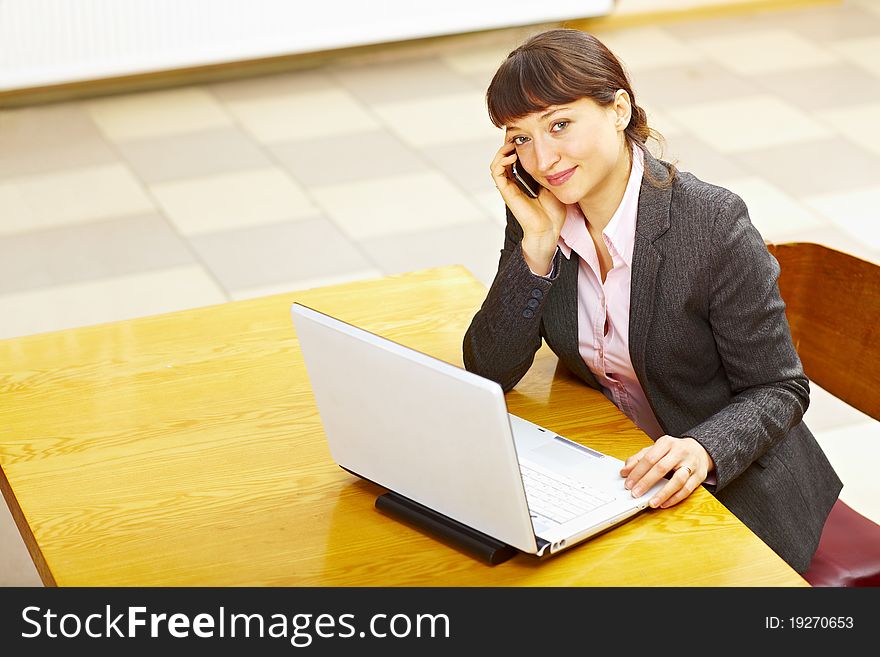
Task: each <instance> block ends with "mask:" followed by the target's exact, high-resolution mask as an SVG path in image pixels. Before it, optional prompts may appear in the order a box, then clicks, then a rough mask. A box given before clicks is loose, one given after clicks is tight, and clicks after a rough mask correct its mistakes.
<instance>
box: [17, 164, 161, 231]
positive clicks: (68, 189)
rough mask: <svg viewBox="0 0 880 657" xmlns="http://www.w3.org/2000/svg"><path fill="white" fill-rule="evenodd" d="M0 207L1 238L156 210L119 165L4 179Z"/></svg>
mask: <svg viewBox="0 0 880 657" xmlns="http://www.w3.org/2000/svg"><path fill="white" fill-rule="evenodd" d="M0 207H3V208H4V211H3V212H2V214H0V235H3V234H11V233H19V232H24V231H28V230H40V229H42V228H49V227H52V226H63V225H65V224H73V223H82V222H87V221H95V220H98V219H105V218H108V217H122V216H126V215H135V214H144V213H146V212H151V211H153V210H154V209H155V208H154V207H153V203H152V201H151V200H150V199H149V197H148V196H147V195H146V193H145V192H144V189H143V187H142V185H141V183H140V181H138V180H137V179H136V178H135V177H134V176H133V175H132V174H131V172H130V171H129V169H128V168H127V167H125V166H123V165H121V164H107V165H101V166H92V167H78V168H75V169H67V170H64V171H57V172H54V173H46V174H39V175H32V176H22V177H19V178H7V179H5V180H3V181H0ZM7 208H8V209H7Z"/></svg>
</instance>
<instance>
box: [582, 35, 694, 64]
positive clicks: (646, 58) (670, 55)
mask: <svg viewBox="0 0 880 657" xmlns="http://www.w3.org/2000/svg"><path fill="white" fill-rule="evenodd" d="M596 36H597V37H598V38H599V39H600V40H601V41H602V43H604V44H605V45H606V46H607V47H608V49H609V50H611V52H612V53H614V55H615V56H616V57H617V58H618V59H619V60H620V61H621V63H622V64H623V66H624V68H625V69H626V71H627V72H629V73H633V74H635V72H636V71H645V70H649V69H654V68H666V67H669V66H679V65H684V64H691V63H693V62H698V61H700V60H701V59H702V58H703V56H702V55H701V54H700V52H699V51H698V50H695V49H694V48H691V47H690V46H689V45H687V43H685V42H684V41H682V40H680V39H679V38H678V37H676V36H674V35H673V34H672V33H670V32H668V31H666V30H665V29H663V28H660V27H639V28H630V29H625V30H614V31H609V32H603V33H601V34H597V35H596Z"/></svg>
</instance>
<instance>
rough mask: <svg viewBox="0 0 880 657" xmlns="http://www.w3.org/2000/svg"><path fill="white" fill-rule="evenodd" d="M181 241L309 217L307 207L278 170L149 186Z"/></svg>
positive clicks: (300, 193)
mask: <svg viewBox="0 0 880 657" xmlns="http://www.w3.org/2000/svg"><path fill="white" fill-rule="evenodd" d="M150 189H151V191H152V192H153V195H154V196H155V197H156V200H157V201H158V203H159V205H160V206H161V208H162V210H163V211H164V213H165V215H166V216H167V217H168V218H169V219H171V221H172V222H173V223H174V225H175V226H177V228H178V230H180V232H181V233H183V234H184V235H198V234H202V233H212V232H217V231H221V230H231V229H234V228H245V227H248V226H262V225H266V224H274V223H277V222H279V221H285V220H289V219H297V218H299V217H309V216H312V215H314V214H315V207H314V206H313V205H312V202H311V201H310V200H309V198H308V197H307V196H306V194H305V193H304V192H303V190H302V189H301V188H300V187H299V185H297V184H296V183H295V182H294V181H293V180H292V179H291V178H290V176H288V175H287V174H285V173H284V172H282V171H281V170H280V169H277V168H271V169H254V170H253V171H241V172H238V173H228V174H223V175H218V176H207V177H204V178H190V179H187V180H178V181H173V182H165V183H157V184H155V185H151V186H150Z"/></svg>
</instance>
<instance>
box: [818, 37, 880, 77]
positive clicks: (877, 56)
mask: <svg viewBox="0 0 880 657" xmlns="http://www.w3.org/2000/svg"><path fill="white" fill-rule="evenodd" d="M828 47H829V48H830V49H831V50H833V51H834V52H836V53H838V54H839V55H840V56H841V57H843V58H844V59H846V60H848V61H850V62H852V63H853V64H855V65H856V66H861V67H863V68H864V69H865V70H867V71H870V72H871V73H873V74H874V75H877V76H880V36H871V37H865V38H862V39H847V40H845V41H835V42H832V43H829V44H828Z"/></svg>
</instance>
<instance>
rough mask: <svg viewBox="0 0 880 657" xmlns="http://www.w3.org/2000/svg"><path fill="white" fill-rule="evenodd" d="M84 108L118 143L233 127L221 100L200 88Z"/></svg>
mask: <svg viewBox="0 0 880 657" xmlns="http://www.w3.org/2000/svg"><path fill="white" fill-rule="evenodd" d="M84 107H85V108H86V110H87V111H88V113H89V114H90V115H91V117H92V119H93V120H94V121H95V123H96V124H97V125H98V127H99V128H100V129H101V131H102V132H103V133H104V135H105V136H106V137H108V138H109V139H112V140H114V141H125V140H130V139H146V138H148V137H160V136H165V135H178V134H181V133H186V132H193V131H196V130H207V129H208V128H218V127H223V126H228V125H230V124H231V123H232V119H231V118H230V117H229V114H228V113H227V112H226V111H225V110H224V109H223V107H222V106H221V105H220V103H219V102H218V101H217V99H216V98H214V97H213V96H212V95H211V94H209V93H208V92H207V91H205V90H204V89H200V88H198V87H184V88H180V89H168V90H163V91H150V92H146V93H138V94H126V95H121V96H110V97H107V98H100V99H97V100H90V101H86V102H85V103H84Z"/></svg>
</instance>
